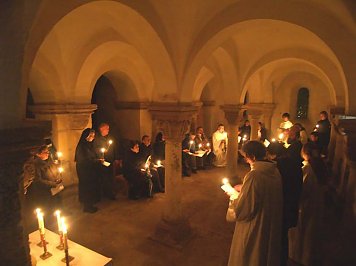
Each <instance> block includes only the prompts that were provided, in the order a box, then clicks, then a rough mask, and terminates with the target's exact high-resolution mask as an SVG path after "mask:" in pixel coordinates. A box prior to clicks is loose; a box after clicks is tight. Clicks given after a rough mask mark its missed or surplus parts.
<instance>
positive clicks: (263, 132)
mask: <svg viewBox="0 0 356 266" xmlns="http://www.w3.org/2000/svg"><path fill="white" fill-rule="evenodd" d="M257 135H258V139H259V141H261V142H264V141H265V140H266V139H267V129H266V128H265V125H264V124H263V123H262V122H258V132H257Z"/></svg>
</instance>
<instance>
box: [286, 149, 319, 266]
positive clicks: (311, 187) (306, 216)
mask: <svg viewBox="0 0 356 266" xmlns="http://www.w3.org/2000/svg"><path fill="white" fill-rule="evenodd" d="M301 153H302V156H303V159H304V161H303V167H302V170H303V189H302V195H301V199H300V206H299V217H298V224H297V226H296V227H294V228H291V229H289V257H290V258H291V259H292V260H293V261H295V262H297V263H299V264H302V265H305V266H312V265H315V263H316V261H317V260H318V259H319V256H320V253H318V250H319V249H320V245H319V244H320V243H318V239H320V226H321V222H322V214H323V206H324V205H323V186H322V185H321V184H319V182H318V178H317V175H316V174H315V171H316V170H317V169H313V167H312V165H313V164H312V160H313V159H312V157H313V156H312V155H313V147H312V145H311V144H309V143H308V144H305V145H304V146H303V148H302V152H301ZM321 170H322V169H321Z"/></svg>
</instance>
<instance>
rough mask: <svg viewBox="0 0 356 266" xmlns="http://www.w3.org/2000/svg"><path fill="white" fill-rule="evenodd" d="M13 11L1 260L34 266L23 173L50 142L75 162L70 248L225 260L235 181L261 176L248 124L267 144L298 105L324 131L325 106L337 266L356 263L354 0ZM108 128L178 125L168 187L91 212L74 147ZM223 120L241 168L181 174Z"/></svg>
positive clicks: (21, 6)
mask: <svg viewBox="0 0 356 266" xmlns="http://www.w3.org/2000/svg"><path fill="white" fill-rule="evenodd" d="M0 10H1V12H0V25H1V28H0V39H1V42H0V54H1V56H0V58H1V60H0V69H1V71H0V81H1V98H0V101H1V104H0V134H1V148H0V156H1V160H0V165H1V170H0V180H1V183H0V184H1V185H0V198H1V205H0V206H1V217H0V220H1V222H0V226H1V232H0V238H1V239H2V242H3V243H4V244H3V245H2V249H1V251H0V260H1V262H0V264H1V265H31V258H30V253H31V251H30V249H29V244H28V232H27V229H26V219H32V218H29V217H28V216H29V212H28V210H26V208H25V205H24V204H23V201H24V195H23V166H24V163H25V162H26V161H27V160H28V158H29V157H30V156H31V151H33V150H34V149H36V148H38V147H39V146H40V145H41V144H43V140H44V138H46V137H48V136H50V137H51V139H52V140H53V143H54V144H55V145H56V147H57V149H58V150H60V151H61V152H62V153H63V161H62V163H63V168H64V170H65V171H64V173H63V180H64V186H65V190H64V191H63V193H64V195H63V196H64V202H65V203H66V204H67V205H68V209H70V215H69V216H68V220H70V221H71V225H70V227H69V238H70V239H72V240H73V241H75V242H77V243H79V244H81V245H83V246H86V247H88V248H90V249H92V250H94V251H96V252H99V253H100V254H103V255H104V256H107V257H111V258H113V261H114V264H115V265H168V264H170V265H226V263H227V260H228V254H229V248H230V243H231V238H232V234H233V227H232V225H231V224H229V223H227V222H226V221H225V213H226V208H227V204H228V200H227V198H226V197H225V195H224V194H223V192H222V191H221V189H220V183H221V178H222V177H229V178H240V179H241V178H242V177H243V176H244V174H245V173H246V172H247V171H248V167H247V166H246V165H243V164H237V163H236V162H237V159H238V152H237V150H238V143H237V131H238V127H239V126H240V125H241V124H242V123H243V121H244V120H245V119H249V121H250V122H251V139H256V138H257V126H258V122H263V123H264V124H265V125H266V128H267V130H268V131H269V135H270V137H273V136H276V134H277V132H276V130H277V128H278V126H279V123H280V122H281V115H282V114H283V113H285V112H288V113H290V115H291V120H292V121H293V122H300V123H301V124H303V125H304V127H305V128H306V130H307V132H311V131H312V130H313V127H314V126H315V124H316V123H317V121H318V120H319V113H320V111H323V110H325V111H327V112H328V113H329V119H330V122H331V124H332V128H331V141H330V144H329V156H328V164H329V165H330V167H331V169H332V181H333V182H332V183H333V186H334V188H335V195H334V197H335V202H334V205H335V206H333V207H330V209H331V210H330V212H329V213H328V217H327V219H326V223H325V228H327V229H325V231H327V232H328V234H326V235H325V242H327V243H326V244H325V247H323V248H324V251H325V252H324V260H323V263H324V264H323V265H355V262H356V259H355V254H354V253H355V252H354V250H353V247H354V246H355V241H356V238H355V236H356V229H355V228H356V226H355V225H356V101H355V96H353V95H354V93H355V94H356V75H355V69H356V2H355V1H353V0H299V1H294V0H290V1H285V0H263V1H258V0H190V1H188V0H170V1H163V0H116V1H113V0H103V1H90V0H71V1H60V0H31V1H29V0H19V1H8V0H5V1H1V2H0ZM302 98H303V99H304V101H303V99H302ZM305 101H306V104H305ZM300 108H306V109H305V110H306V111H305V112H302V113H301V112H299V110H300ZM303 110H304V109H303ZM101 122H107V123H109V124H110V132H111V133H112V134H113V135H114V136H115V138H116V139H117V140H118V141H119V142H122V143H123V142H125V141H128V140H139V139H141V137H142V136H143V135H145V134H147V135H149V136H151V137H152V139H154V136H155V135H156V134H157V132H159V131H162V132H164V135H165V137H166V156H167V157H166V162H165V165H166V170H165V171H166V192H165V193H164V194H160V195H158V196H157V197H155V198H153V199H149V200H143V201H138V202H130V201H128V200H127V199H126V197H124V195H123V193H121V195H120V196H119V198H118V200H117V201H116V202H104V203H102V205H101V206H100V211H99V212H98V213H95V214H90V215H88V214H82V213H81V212H80V211H79V207H78V205H79V203H77V198H76V191H77V184H78V178H77V174H76V170H75V162H74V154H75V147H76V145H77V143H78V140H79V137H80V135H81V132H82V131H83V130H84V129H85V128H88V127H89V128H90V127H92V126H93V127H96V126H97V125H98V124H99V123H101ZM219 123H223V124H224V125H225V128H226V131H227V133H228V137H229V148H228V151H227V166H226V167H225V168H215V169H211V170H208V171H206V172H199V174H198V175H195V176H194V177H190V178H184V179H182V178H181V167H182V166H181V162H180V161H179V160H175V159H176V158H180V157H181V141H182V139H183V137H184V134H185V133H186V132H188V131H189V130H190V129H191V130H195V128H196V127H197V126H202V127H203V128H204V130H205V133H206V135H207V136H209V137H211V135H212V134H213V133H214V131H215V130H216V128H217V125H218V124H219ZM118 188H119V190H120V189H121V187H120V184H118ZM33 219H34V220H35V216H33ZM162 224H163V225H162ZM162 227H163V228H164V229H162ZM167 235H168V236H167ZM177 235H180V236H182V238H184V237H185V238H186V239H188V240H187V241H185V239H184V241H183V240H182V241H181V243H180V239H178V240H177ZM170 238H173V240H172V239H170ZM175 240H176V242H177V243H176V242H175ZM160 241H162V242H168V244H167V243H165V244H164V245H162V244H161V243H159V242H160ZM178 242H179V243H178ZM172 246H173V247H172ZM177 247H178V248H177ZM2 262H7V264H2Z"/></svg>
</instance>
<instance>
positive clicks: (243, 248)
mask: <svg viewBox="0 0 356 266" xmlns="http://www.w3.org/2000/svg"><path fill="white" fill-rule="evenodd" d="M242 151H243V153H244V154H245V158H246V161H247V162H248V163H249V164H250V166H251V171H250V172H248V173H247V174H246V176H245V177H244V181H243V184H242V187H241V192H240V194H239V196H238V198H237V199H235V200H233V201H232V203H231V205H230V207H229V211H230V209H232V210H233V211H234V212H235V216H236V226H235V232H234V236H233V240H232V244H231V249H230V258H229V266H240V265H241V266H262V265H263V266H277V265H279V263H280V254H281V253H280V248H281V226H282V209H283V201H282V200H283V199H282V181H281V176H280V174H279V171H278V169H277V167H276V164H275V163H273V162H270V161H265V160H264V158H265V156H266V150H265V147H264V145H263V144H262V143H260V142H258V141H249V142H247V143H246V144H244V146H243V147H242Z"/></svg>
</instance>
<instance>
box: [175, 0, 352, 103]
mask: <svg viewBox="0 0 356 266" xmlns="http://www.w3.org/2000/svg"><path fill="white" fill-rule="evenodd" d="M267 2H268V1H266V2H264V3H263V4H262V3H261V5H262V6H265V7H266V8H262V7H259V8H258V9H256V8H252V6H249V5H251V4H248V3H242V2H239V3H236V4H233V5H231V6H229V7H228V8H226V9H225V10H224V11H222V12H221V13H220V14H217V15H216V16H215V18H213V19H212V20H210V21H209V23H207V24H206V26H205V28H204V29H203V30H202V31H201V32H200V34H199V35H198V37H197V38H196V43H195V44H194V45H193V46H192V49H191V53H190V56H189V60H188V63H187V67H186V69H187V75H186V79H185V80H184V83H183V84H184V89H183V92H182V97H186V98H189V95H188V94H186V92H188V90H187V88H188V87H190V85H189V84H190V83H191V82H193V81H192V80H194V76H196V73H197V72H198V71H199V69H200V67H201V65H203V64H204V62H205V61H206V58H207V57H209V55H210V54H211V53H212V52H213V51H214V50H215V49H216V48H217V47H219V46H220V45H221V44H222V43H223V42H224V41H226V40H227V39H228V38H231V36H233V35H235V34H238V33H240V32H243V31H246V28H248V23H249V22H251V21H256V18H260V19H261V21H262V19H263V21H271V20H273V21H276V22H278V23H287V24H290V25H291V26H295V27H300V28H303V29H304V32H305V34H307V35H308V36H314V38H315V39H317V40H318V43H319V46H320V47H324V48H326V49H327V55H328V56H329V57H331V58H332V61H333V62H334V63H335V64H336V65H339V66H340V69H344V73H345V76H346V78H347V85H348V88H350V84H353V83H355V82H356V80H353V77H352V75H350V73H352V70H351V69H352V62H351V61H350V59H349V58H348V57H349V56H348V55H347V53H346V52H345V51H352V50H354V49H355V48H354V47H355V46H356V45H355V42H354V41H351V42H350V41H349V37H350V35H351V36H352V35H354V34H353V33H352V32H350V31H352V28H351V27H345V25H344V24H342V23H343V22H341V21H337V22H336V23H335V18H334V17H332V15H331V14H330V12H329V11H328V10H322V8H320V7H318V6H314V5H313V7H312V8H314V9H316V10H317V11H318V12H319V11H320V14H318V18H319V15H320V16H322V17H324V18H325V19H326V21H327V23H330V24H332V30H330V31H329V29H327V30H326V28H325V27H324V28H323V29H322V28H320V26H319V25H318V23H316V21H315V19H314V18H311V17H308V18H307V19H304V15H302V14H304V13H305V12H304V11H303V12H302V9H301V6H299V5H298V4H295V5H296V7H295V8H296V9H293V5H287V4H286V3H281V5H278V8H276V7H275V6H274V8H269V7H270V5H271V4H272V3H271V2H270V3H267ZM305 4H307V3H305ZM271 9H272V10H271ZM292 9H293V11H292ZM233 10H234V11H233ZM237 10H238V12H237ZM282 10H284V12H282ZM303 10H305V6H304V4H303ZM231 12H234V14H235V15H232V13H231ZM236 14H238V15H236ZM319 19H320V18H319ZM258 20H259V19H258ZM218 21H219V23H217V22H218ZM335 25H338V27H340V28H342V31H341V32H340V31H339V30H338V27H336V26H335ZM242 26H244V27H242ZM244 28H245V30H244ZM332 32H333V33H332ZM335 36H340V38H341V39H342V40H344V41H340V42H338V43H336V42H335V40H334V39H335ZM350 43H353V45H350ZM346 46H347V47H346ZM325 51H326V50H325ZM349 103H350V102H349V99H348V98H346V99H345V106H348V105H349ZM346 108H347V107H346ZM352 108H354V107H352ZM352 108H351V109H352ZM355 108H356V106H355Z"/></svg>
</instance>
